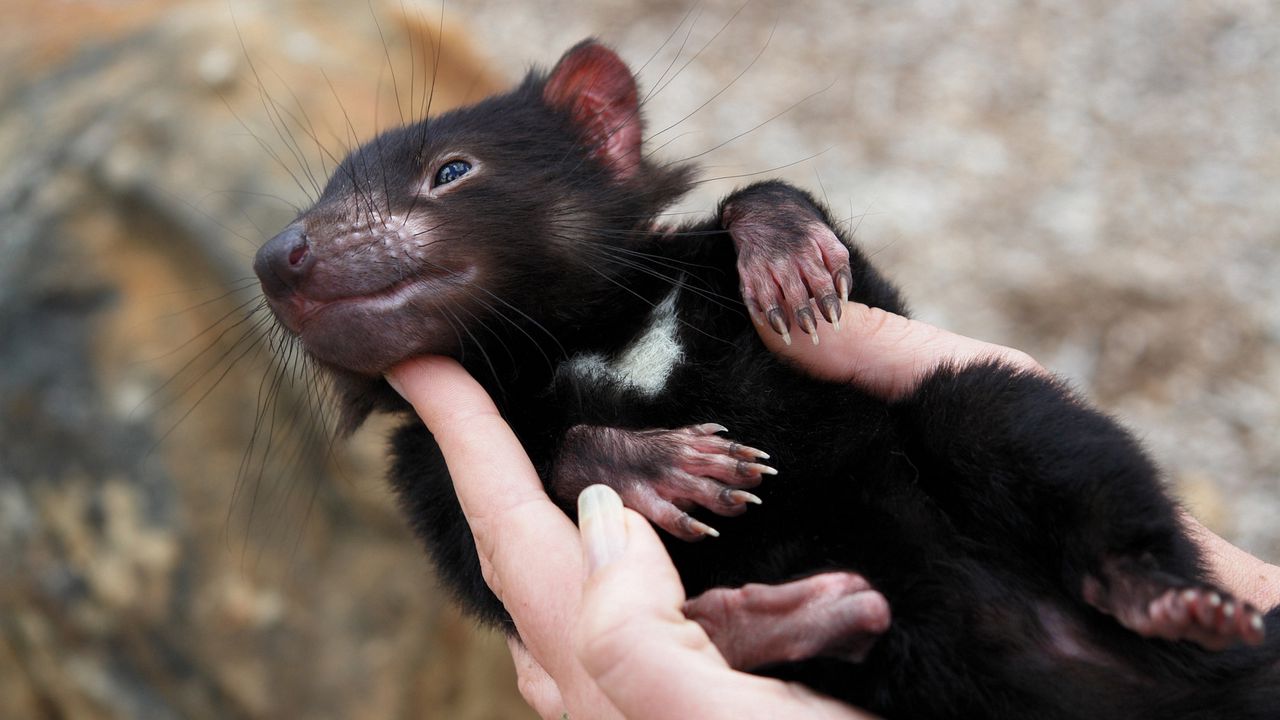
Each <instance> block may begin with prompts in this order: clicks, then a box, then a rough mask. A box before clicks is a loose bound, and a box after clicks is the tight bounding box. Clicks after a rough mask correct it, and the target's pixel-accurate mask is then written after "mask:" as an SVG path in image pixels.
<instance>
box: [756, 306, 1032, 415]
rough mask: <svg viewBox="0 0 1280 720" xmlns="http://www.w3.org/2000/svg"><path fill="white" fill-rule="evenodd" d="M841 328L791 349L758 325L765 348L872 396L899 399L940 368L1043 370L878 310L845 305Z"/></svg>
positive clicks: (822, 326) (1027, 359) (998, 348)
mask: <svg viewBox="0 0 1280 720" xmlns="http://www.w3.org/2000/svg"><path fill="white" fill-rule="evenodd" d="M842 310H843V312H842V313H841V316H840V329H839V330H836V329H835V328H834V327H833V326H831V325H830V324H828V323H824V322H820V323H818V333H817V337H818V340H819V343H818V344H816V345H815V344H811V343H807V342H797V343H792V344H791V345H787V344H785V343H784V342H783V340H782V337H781V336H780V335H778V334H777V333H775V332H774V331H773V330H772V329H771V328H770V327H769V326H768V325H765V324H762V323H760V322H757V323H756V332H758V333H759V334H760V339H761V340H763V341H764V344H765V346H766V347H768V348H769V350H771V351H772V352H773V353H774V354H776V355H778V356H780V357H782V358H784V359H786V360H787V361H788V362H790V363H791V364H793V365H795V366H797V367H798V368H800V369H801V370H803V371H805V372H806V373H808V374H810V375H812V376H814V377H816V378H820V379H823V380H831V381H833V382H847V383H852V384H854V385H857V386H858V387H861V388H863V389H864V390H867V391H868V392H870V393H872V394H873V395H878V396H880V397H883V398H886V399H888V400H896V399H898V398H900V397H903V396H905V395H908V394H910V393H911V392H912V391H913V390H915V389H916V387H917V386H918V385H919V384H920V381H921V380H923V379H924V378H925V377H926V376H927V375H928V374H929V373H931V372H932V371H934V370H935V369H937V368H938V367H939V366H940V365H944V364H955V365H962V366H963V365H969V364H972V363H975V362H984V361H1000V362H1002V363H1004V364H1006V365H1010V366H1012V367H1016V368H1022V369H1025V370H1031V371H1035V372H1044V368H1042V367H1041V366H1040V364H1039V363H1037V362H1036V361H1035V360H1033V359H1032V358H1031V356H1030V355H1027V354H1026V353H1024V352H1022V351H1020V350H1014V349H1013V348H1007V347H1004V346H1002V345H996V344H994V343H989V342H983V341H982V340H975V339H973V338H970V337H965V336H963V335H957V334H955V333H953V332H949V331H947V330H943V329H942V328H939V327H936V326H933V325H930V324H928V323H924V322H920V321H919V320H911V319H909V318H906V317H903V316H901V315H897V314H894V313H891V312H887V311H885V310H881V309H880V308H873V307H868V306H866V305H863V304H861V303H855V302H845V304H844V307H843V308H842Z"/></svg>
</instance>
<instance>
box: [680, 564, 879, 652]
mask: <svg viewBox="0 0 1280 720" xmlns="http://www.w3.org/2000/svg"><path fill="white" fill-rule="evenodd" d="M684 612H685V616H686V617H688V618H689V619H691V620H694V621H696V622H697V623H698V624H699V625H701V626H702V627H703V629H704V630H706V632H707V635H708V636H709V637H710V638H711V641H712V642H713V643H715V645H716V647H717V648H718V649H719V650H720V652H721V654H722V655H724V657H725V659H726V660H727V661H728V662H729V664H730V665H731V666H733V667H735V668H737V669H739V670H750V669H754V668H759V667H764V666H767V665H773V664H777V663H782V662H794V661H797V660H805V659H808V658H814V657H832V658H839V659H843V660H847V661H850V662H860V661H861V660H863V659H864V658H865V657H866V655H867V653H868V652H870V650H871V648H872V646H874V645H875V642H876V639H877V638H879V636H880V635H881V634H883V633H884V631H885V630H887V629H888V628H889V623H890V611H889V603H888V601H887V600H885V598H884V595H881V594H880V593H879V592H877V591H876V590H875V589H874V588H872V587H871V584H870V583H868V582H867V581H866V579H864V578H863V577H862V576H860V575H856V574H854V573H850V572H829V573H822V574H819V575H813V576H811V577H807V578H804V579H802V580H796V581H794V582H789V583H784V584H782V585H760V584H754V583H753V584H750V585H744V586H743V587H740V588H733V589H730V588H715V589H712V590H708V591H707V592H705V593H703V594H701V595H699V596H698V597H695V598H692V599H690V600H689V601H688V602H686V603H685V607H684Z"/></svg>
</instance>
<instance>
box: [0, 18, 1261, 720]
mask: <svg viewBox="0 0 1280 720" xmlns="http://www.w3.org/2000/svg"><path fill="white" fill-rule="evenodd" d="M441 17H443V32H442V31H441V27H440V20H441ZM587 35H595V36H598V37H600V38H602V39H604V40H605V41H607V42H610V43H611V44H613V45H615V46H616V47H617V48H618V49H619V50H620V52H621V53H622V54H623V56H624V57H625V58H626V59H627V60H628V61H630V62H631V63H632V64H633V66H635V67H640V66H643V70H642V72H641V79H642V82H643V84H644V86H645V87H646V88H647V89H649V90H650V91H651V96H650V100H649V102H648V105H647V111H648V117H649V132H648V135H649V136H651V137H652V146H653V147H657V146H658V145H664V147H663V148H662V149H661V150H660V151H659V152H660V154H661V155H662V156H663V157H665V158H668V159H679V158H684V157H696V160H697V162H699V163H700V164H701V165H702V166H703V167H704V173H703V175H704V177H706V178H708V179H709V181H708V182H706V183H705V184H704V185H702V186H701V187H700V188H699V190H698V191H697V193H696V194H695V195H694V196H693V197H691V198H690V199H689V200H688V201H687V202H686V203H685V205H684V207H683V208H682V209H684V210H690V211H698V212H706V211H708V210H709V209H710V208H711V207H713V204H714V201H715V199H716V198H717V197H718V196H719V195H721V194H723V193H724V192H726V191H727V190H728V189H729V188H731V187H732V186H733V185H734V184H737V183H743V182H747V181H749V180H750V179H753V178H756V177H762V176H768V175H775V176H781V177H785V178H788V179H790V180H791V181H793V182H796V183H798V184H801V185H804V186H807V187H809V188H811V189H813V190H814V191H815V192H818V193H820V194H822V195H824V196H825V197H826V198H827V199H828V201H829V202H830V204H831V205H832V206H833V207H834V208H836V209H837V212H839V213H841V214H844V215H847V216H848V218H849V221H850V223H851V224H852V225H854V226H856V227H857V228H858V229H857V236H858V238H859V239H860V241H861V242H862V243H863V245H864V246H865V247H866V248H868V249H869V250H870V251H871V252H872V253H873V255H874V257H875V259H876V260H877V262H879V263H880V264H881V265H882V266H883V267H884V268H885V269H886V270H887V271H888V272H889V273H890V275H892V276H893V277H895V278H897V279H898V280H899V281H900V282H901V283H902V285H903V286H904V287H905V288H906V290H907V293H908V296H909V297H910V298H911V299H912V300H913V304H914V307H915V309H916V312H917V314H918V315H919V316H921V317H923V318H925V319H928V320H930V321H933V322H937V323H939V324H943V325H946V326H948V327H951V328H953V329H955V330H958V331H961V332H964V333H968V334H972V335H976V336H979V337H983V338H986V339H990V340H994V341H998V342H1002V343H1007V344H1011V345H1016V346H1018V347H1021V348H1023V349H1025V350H1027V351H1029V352H1031V353H1032V354H1033V355H1035V356H1036V357H1038V358H1039V359H1040V360H1041V361H1042V362H1044V363H1045V364H1046V365H1048V366H1049V367H1051V368H1053V369H1054V370H1056V371H1058V372H1060V373H1062V374H1064V375H1066V376H1068V377H1070V378H1071V379H1072V380H1073V381H1074V382H1075V383H1076V384H1077V385H1078V386H1079V387H1080V388H1081V389H1082V391H1084V392H1085V393H1087V394H1089V395H1090V396H1091V397H1093V398H1094V399H1095V400H1096V401H1097V402H1099V403H1100V404H1102V405H1103V406H1104V407H1106V408H1108V409H1109V410H1110V411H1112V412H1114V413H1115V414H1117V415H1119V416H1120V417H1122V418H1123V419H1124V421H1125V422H1126V423H1127V424H1128V425H1129V426H1130V427H1131V428H1133V429H1134V430H1135V432H1137V433H1138V434H1139V435H1140V436H1141V437H1142V438H1143V439H1144V441H1145V442H1146V444H1147V446H1148V447H1149V448H1150V449H1151V450H1152V452H1153V453H1154V454H1155V455H1156V456H1157V458H1158V459H1159V460H1160V461H1161V463H1162V464H1163V465H1164V467H1165V468H1166V470H1167V475H1168V478H1169V482H1170V483H1171V484H1172V486H1173V487H1174V488H1175V489H1176V490H1177V491H1178V492H1179V494H1180V495H1181V496H1182V497H1183V498H1184V499H1185V500H1186V502H1187V503H1188V505H1189V506H1190V507H1191V508H1192V509H1193V510H1194V511H1195V512H1196V513H1197V514H1198V515H1200V516H1201V517H1202V518H1203V519H1204V520H1205V521H1206V522H1207V523H1208V524H1209V525H1210V526H1212V527H1213V528H1215V529H1216V530H1218V531H1219V532H1221V533H1223V534H1225V535H1226V536H1227V537H1229V538H1230V539H1232V540H1234V541H1236V542H1238V543H1240V544H1242V545H1243V546H1245V547H1246V548H1248V549H1249V550H1251V551H1254V552H1256V553H1259V554H1261V555H1263V556H1265V557H1268V558H1270V559H1272V560H1275V559H1277V558H1280V522H1277V521H1278V520H1280V512H1278V511H1280V487H1278V485H1280V480H1278V477H1280V440H1278V439H1277V438H1280V432H1278V431H1280V347H1278V346H1280V10H1278V9H1277V6H1275V4H1274V3H1271V2H1269V1H1265V0H1264V1H1259V2H1245V1H1243V0H1242V1H1240V2H1212V1H1207V2H1195V3H1188V2H1180V1H1178V0H1160V1H1158V0H1136V1H1133V2H1120V3H1116V2H1109V1H1107V0H1080V1H1074V0H1073V1H1071V2H1066V1H1061V2H1048V1H1046V2H993V1H990V0H984V1H983V2H976V1H975V2H947V1H944V0H934V1H931V2H924V1H919V2H847V1H844V2H841V1H836V0H831V1H829V2H823V1H813V2H786V3H783V2H768V1H767V0H760V1H759V2H755V3H751V4H749V5H747V6H745V7H743V8H741V10H740V6H739V4H738V3H737V2H719V1H708V2H703V3H698V4H693V3H690V2H684V1H681V2H667V1H663V0H655V1H654V2H647V3H646V2H621V1H613V0H609V1H604V2H593V3H585V2H568V1H557V0H553V1H550V2H542V3H515V2H510V0H506V1H504V2H499V1H497V0H470V1H468V2H460V3H456V4H448V5H447V6H446V7H445V8H444V12H443V16H442V15H441V6H440V5H439V4H436V3H419V2H412V1H411V0H405V2H403V3H401V2H399V0H373V1H372V2H371V3H369V4H368V5H367V6H366V5H365V4H364V3H348V2H340V1H339V0H330V1H328V2H301V1H300V0H294V1H290V2H274V3H250V2H240V1H238V0H232V1H231V2H226V1H225V0H197V1H192V2H172V1H166V0H137V1H132V2H129V1H126V0H115V1H109V0H96V1H90V0H80V1H73V0H44V1H43V2H36V1H34V0H5V2H4V3H3V4H2V5H0V67H2V68H4V71H3V72H2V73H0V717H3V718H45V717H49V718H54V717H66V718H134V717H146V718H169V717H173V718H180V717H181V718H186V717H192V718H205V717H208V718H215V717H216V718H236V717H244V718H277V717H290V718H292V717H299V718H304V717H305V718H363V717H368V718H398V717H404V718H408V717H415V718H420V717H448V718H509V717H526V716H528V715H529V713H528V711H527V710H525V709H523V707H522V705H521V703H520V701H519V698H518V696H517V695H516V693H515V690H514V675H513V673H512V671H511V669H510V661H509V660H508V659H507V658H506V656H505V649H504V647H503V645H502V642H501V640H500V639H498V638H495V637H493V636H492V635H490V634H488V633H478V632H476V631H474V630H473V629H472V628H471V625H470V623H469V622H467V621H466V620H465V619H462V618H459V617H458V615H457V613H456V612H455V611H454V610H453V609H452V608H451V607H450V606H449V604H448V602H447V600H446V599H445V598H442V597H441V596H440V594H439V593H438V591H437V589H436V587H435V585H434V583H433V580H432V578H431V575H430V571H429V569H428V568H427V566H426V562H425V560H424V558H423V557H422V555H421V553H420V552H419V550H418V547H417V545H416V543H415V542H414V541H413V540H412V538H411V537H410V536H409V534H408V533H407V532H406V531H405V529H404V527H403V523H402V522H401V520H400V518H399V517H398V516H397V514H396V511H395V508H394V505H393V503H392V501H391V499H390V498H389V496H388V493H387V491H386V490H385V488H384V487H383V484H382V482H381V480H380V476H381V473H382V459H381V450H382V444H381V443H382V440H381V438H382V435H383V434H384V433H385V429H386V422H385V421H382V422H378V423H374V424H373V426H372V427H369V428H366V429H365V430H363V431H361V433H360V434H359V435H358V436H357V437H356V438H355V439H354V440H353V441H350V442H341V443H336V444H335V443H331V442H330V440H329V437H328V435H327V431H326V428H325V422H324V418H323V412H321V411H320V408H318V407H316V405H317V401H316V395H315V393H314V391H313V386H312V384H311V383H310V382H309V381H308V377H307V376H306V375H302V374H296V373H293V372H289V371H287V370H285V371H282V366H281V365H279V364H274V363H272V362H271V361H270V359H269V357H270V350H271V347H270V338H269V336H265V335H263V330H264V328H262V327H261V326H260V325H259V322H260V320H261V319H262V315H261V313H254V312H253V311H254V309H255V308H256V307H257V294H256V290H255V286H254V283H253V281H252V277H251V271H250V268H249V265H250V258H251V256H252V253H253V251H254V250H255V249H256V247H257V245H258V244H259V243H261V242H262V241H263V240H264V239H266V238H268V237H269V236H270V235H272V234H273V233H274V232H275V231H276V230H277V229H278V228H280V227H282V226H283V225H284V224H285V223H287V222H288V221H289V220H290V219H291V218H292V215H293V210H292V207H291V206H293V205H304V204H306V203H307V202H308V196H309V195H312V194H314V192H315V189H314V186H313V180H314V182H319V183H322V182H323V177H322V176H323V175H324V174H325V173H327V172H328V170H330V169H331V168H332V167H333V164H334V156H340V155H341V154H342V153H343V152H344V148H345V147H349V146H350V145H351V144H352V143H353V142H354V140H355V139H356V138H366V137H368V136H370V135H371V134H372V133H373V132H374V131H375V128H378V127H387V126H389V125H391V124H395V123H398V122H399V121H400V118H401V117H406V118H407V117H416V116H418V115H419V114H420V113H421V112H422V110H423V108H424V107H425V104H426V100H425V98H426V97H427V95H428V93H427V92H426V91H427V89H428V88H430V87H432V86H433V85H434V92H433V93H431V109H432V111H433V112H434V111H436V110H439V109H443V108H445V107H448V106H451V105H456V104H459V103H462V102H466V101H468V100H473V99H476V98H478V97H481V96H483V95H484V94H486V93H488V92H491V91H493V90H494V89H496V88H499V87H502V86H504V85H505V84H507V83H510V82H512V81H514V80H515V79H517V78H518V77H519V76H520V74H521V73H522V72H523V71H524V69H525V68H527V66H528V64H530V63H533V62H537V63H541V64H544V65H547V64H550V63H552V62H554V60H555V59H556V58H557V57H558V56H559V54H560V52H562V51H563V50H564V49H565V48H567V47H569V46H570V45H572V44H573V43H574V42H576V41H577V40H579V39H581V38H582V37H585V36H587ZM664 41H667V42H665V44H664ZM441 47H443V53H442V55H441V56H440V58H439V61H438V62H436V61H435V56H436V52H437V50H438V49H439V48H441ZM757 55H758V56H759V57H758V59H757Z"/></svg>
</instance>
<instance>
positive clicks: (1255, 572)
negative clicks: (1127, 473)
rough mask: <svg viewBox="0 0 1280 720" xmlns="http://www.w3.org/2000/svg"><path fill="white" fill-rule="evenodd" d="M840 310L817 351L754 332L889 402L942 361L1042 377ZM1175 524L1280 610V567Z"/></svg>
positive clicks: (915, 329) (988, 348) (958, 343)
mask: <svg viewBox="0 0 1280 720" xmlns="http://www.w3.org/2000/svg"><path fill="white" fill-rule="evenodd" d="M843 310H844V311H843V313H842V315H843V316H842V318H841V329H840V330H838V331H837V330H835V329H834V328H833V327H832V326H831V325H829V324H826V323H818V326H817V335H818V338H819V339H820V340H821V343H820V344H818V345H812V344H810V343H794V344H790V345H788V344H786V343H784V342H783V340H782V337H781V336H780V335H778V334H777V333H776V332H773V330H772V329H771V328H769V327H767V326H765V324H764V323H763V322H762V321H760V320H758V319H757V322H756V330H757V332H758V333H759V335H760V338H761V340H763V341H764V344H765V345H766V346H767V347H768V348H769V349H770V350H771V351H773V352H774V353H775V354H777V355H778V356H780V357H783V358H786V359H787V360H789V361H791V362H792V363H794V364H795V365H797V366H798V367H800V368H802V369H803V370H804V371H805V372H808V373H810V374H812V375H814V376H816V377H820V378H824V379H827V380H831V381H834V382H848V383H853V384H855V385H858V386H860V387H862V388H864V389H865V390H867V391H869V392H871V393H873V394H876V395H879V396H881V397H884V398H886V399H889V400H894V399H897V398H900V397H903V396H904V395H907V394H908V393H910V392H911V391H912V390H914V389H915V388H916V386H917V385H919V383H920V382H921V381H922V380H923V379H924V378H925V377H927V376H928V375H929V373H930V372H932V371H933V370H935V369H936V368H938V367H939V366H941V365H943V364H948V363H950V364H957V365H967V364H970V363H973V362H979V361H990V360H1000V361H1002V362H1003V363H1005V364H1007V365H1010V366H1012V367H1015V368H1020V369H1023V370H1027V371H1031V372H1047V371H1046V370H1045V369H1044V368H1043V367H1042V366H1041V365H1040V364H1039V363H1037V362H1036V361H1035V360H1034V359H1032V358H1031V356H1030V355H1027V354H1026V353H1024V352H1022V351H1020V350H1014V349H1012V348H1007V347H1003V346H1000V345H994V344H992V343H988V342H983V341H981V340H975V339H973V338H969V337H964V336H963V335H957V334H955V333H953V332H949V331H947V330H943V329H941V328H938V327H934V326H933V325H929V324H928V323H924V322H920V321H918V320H910V319H908V318H905V317H902V316H901V315H895V314H893V313H889V312H885V311H884V310H880V309H878V308H872V307H867V306H866V305H861V304H858V303H845V306H844V309H843ZM1182 520H1183V524H1184V525H1185V526H1186V528H1187V530H1188V532H1189V533H1190V535H1191V538H1192V539H1193V540H1194V541H1195V542H1196V543H1197V544H1198V545H1199V546H1200V550H1201V552H1202V553H1203V554H1204V558H1205V561H1206V562H1207V563H1208V568H1209V570H1210V572H1211V573H1212V574H1213V576H1214V578H1215V579H1217V581H1218V583H1219V584H1220V585H1221V586H1222V587H1223V588H1224V589H1226V590H1229V591H1231V592H1232V593H1233V594H1234V595H1235V596H1236V597H1238V598H1240V599H1242V600H1245V601H1247V602H1250V603H1252V604H1253V605H1255V606H1256V607H1260V608H1271V607H1275V606H1277V605H1280V567H1277V566H1275V565H1272V564H1269V563H1266V562H1263V561H1262V560H1259V559H1258V558H1256V557H1253V556H1252V555H1250V554H1249V553H1246V552H1245V551H1243V550H1241V549H1239V548H1237V547H1235V546H1234V545H1231V544H1230V543H1228V542H1227V541H1226V540H1224V539H1222V538H1221V537H1219V536H1218V535H1216V534H1214V533H1213V532H1212V531H1211V530H1209V529H1208V528H1206V527H1205V526H1204V525H1201V524H1200V522H1199V521H1197V520H1196V519H1195V518H1193V517H1192V516H1191V515H1190V514H1187V513H1185V512H1184V513H1183V515H1182Z"/></svg>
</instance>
